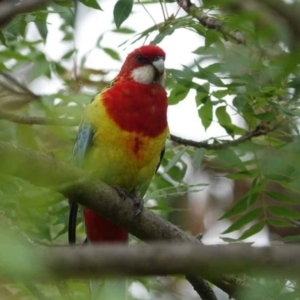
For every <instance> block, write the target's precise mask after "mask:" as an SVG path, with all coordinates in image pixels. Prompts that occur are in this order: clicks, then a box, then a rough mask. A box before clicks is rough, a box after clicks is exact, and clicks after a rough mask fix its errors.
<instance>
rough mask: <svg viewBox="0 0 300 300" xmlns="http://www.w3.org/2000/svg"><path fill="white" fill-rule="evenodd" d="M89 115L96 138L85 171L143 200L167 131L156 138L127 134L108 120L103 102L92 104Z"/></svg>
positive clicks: (87, 112)
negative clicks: (133, 193)
mask: <svg viewBox="0 0 300 300" xmlns="http://www.w3.org/2000/svg"><path fill="white" fill-rule="evenodd" d="M86 114H87V115H88V120H89V122H90V124H91V126H92V127H93V130H94V137H93V145H92V149H91V151H90V153H89V154H88V157H87V159H86V165H85V167H86V168H88V169H91V170H94V171H95V174H96V176H97V177H98V178H99V179H100V180H102V181H104V182H106V183H107V184H109V185H117V186H120V187H123V188H125V189H126V190H127V192H128V193H130V192H133V191H134V190H135V191H137V192H138V194H139V196H143V194H144V193H145V192H146V190H147V188H148V186H149V184H150V181H151V179H152V177H153V175H154V173H155V170H156V167H157V165H158V163H159V160H160V153H161V151H162V149H163V147H164V143H165V140H166V137H167V134H168V130H167V128H166V130H165V131H163V132H162V133H161V134H160V135H159V136H157V137H155V138H150V137H147V136H143V135H142V134H138V133H135V132H127V131H124V130H122V129H120V128H119V127H118V126H117V125H116V124H115V123H114V122H113V121H112V120H111V119H110V118H109V117H108V115H107V114H106V111H105V107H103V104H102V103H101V101H94V102H92V103H91V104H90V105H89V106H88V108H87V111H86ZM149 126H151V124H149Z"/></svg>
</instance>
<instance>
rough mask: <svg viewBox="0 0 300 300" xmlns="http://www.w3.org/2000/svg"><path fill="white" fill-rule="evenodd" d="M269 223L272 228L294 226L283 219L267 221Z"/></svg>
mask: <svg viewBox="0 0 300 300" xmlns="http://www.w3.org/2000/svg"><path fill="white" fill-rule="evenodd" d="M266 221H267V223H268V224H269V225H271V226H274V227H291V226H292V224H291V223H290V222H289V221H286V220H282V219H275V218H270V219H267V220H266Z"/></svg>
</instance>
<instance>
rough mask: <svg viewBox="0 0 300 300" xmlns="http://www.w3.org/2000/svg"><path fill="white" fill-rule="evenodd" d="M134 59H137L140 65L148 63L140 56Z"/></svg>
mask: <svg viewBox="0 0 300 300" xmlns="http://www.w3.org/2000/svg"><path fill="white" fill-rule="evenodd" d="M136 59H137V61H138V62H140V63H142V64H146V63H148V59H147V58H146V57H145V56H143V55H141V54H139V55H137V57H136Z"/></svg>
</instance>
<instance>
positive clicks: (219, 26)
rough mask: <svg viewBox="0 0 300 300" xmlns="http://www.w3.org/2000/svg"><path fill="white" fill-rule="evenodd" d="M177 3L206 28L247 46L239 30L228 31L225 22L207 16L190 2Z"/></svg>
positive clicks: (179, 1)
mask: <svg viewBox="0 0 300 300" xmlns="http://www.w3.org/2000/svg"><path fill="white" fill-rule="evenodd" d="M177 3H178V5H179V6H180V7H181V8H182V9H183V10H185V11H186V12H187V13H188V14H189V15H191V16H193V17H194V18H196V19H197V20H198V21H199V22H200V23H201V24H202V25H203V26H204V27H205V28H207V29H215V30H218V31H220V32H222V33H223V34H224V35H225V36H229V37H230V38H232V39H233V40H235V41H236V42H237V43H238V44H246V38H245V36H244V34H243V33H242V32H240V31H238V30H228V28H226V26H225V23H224V22H223V21H221V20H218V19H216V18H214V17H210V16H208V15H206V14H205V13H203V11H202V10H201V9H200V8H199V7H197V6H196V5H195V4H194V3H192V2H191V1H190V0H177Z"/></svg>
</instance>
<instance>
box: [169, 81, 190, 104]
mask: <svg viewBox="0 0 300 300" xmlns="http://www.w3.org/2000/svg"><path fill="white" fill-rule="evenodd" d="M188 92H189V89H188V88H187V87H186V86H184V85H182V84H176V85H175V87H174V88H173V90H172V91H171V94H170V96H169V104H170V105H174V104H178V103H179V102H180V101H181V100H183V99H184V98H185V97H186V95H187V94H188Z"/></svg>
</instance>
